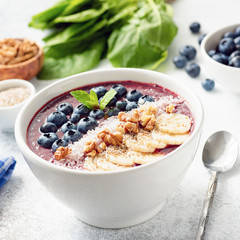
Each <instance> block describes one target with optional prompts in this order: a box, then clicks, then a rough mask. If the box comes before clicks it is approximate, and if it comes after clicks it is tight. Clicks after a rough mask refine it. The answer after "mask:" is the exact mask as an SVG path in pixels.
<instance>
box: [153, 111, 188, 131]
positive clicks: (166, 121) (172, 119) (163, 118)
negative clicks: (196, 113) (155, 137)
mask: <svg viewBox="0 0 240 240" xmlns="http://www.w3.org/2000/svg"><path fill="white" fill-rule="evenodd" d="M156 126H157V128H158V129H159V130H160V131H161V132H164V133H170V134H184V133H187V132H188V131H189V130H190V127H191V119H190V118H189V117H188V116H186V115H184V114H178V113H171V114H166V113H163V114H161V115H160V116H159V117H158V119H157V124H156Z"/></svg>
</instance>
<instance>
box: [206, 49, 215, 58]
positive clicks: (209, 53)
mask: <svg viewBox="0 0 240 240" xmlns="http://www.w3.org/2000/svg"><path fill="white" fill-rule="evenodd" d="M215 54H217V51H216V50H209V51H208V55H209V56H210V57H212V56H213V55H215Z"/></svg>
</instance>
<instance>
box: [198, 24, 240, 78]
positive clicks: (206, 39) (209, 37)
mask: <svg viewBox="0 0 240 240" xmlns="http://www.w3.org/2000/svg"><path fill="white" fill-rule="evenodd" d="M238 26H240V23H235V24H231V25H227V26H225V27H221V28H218V29H217V30H214V31H212V32H209V33H208V34H207V35H206V36H205V37H204V38H203V41H202V43H201V47H200V48H201V53H202V54H203V55H204V56H205V57H207V58H208V59H209V61H211V62H213V63H215V64H217V65H218V66H221V67H223V69H224V68H225V69H229V70H230V69H231V70H232V71H236V72H238V73H240V68H237V67H231V66H228V65H225V64H223V63H219V62H217V61H215V60H214V59H212V58H211V57H210V56H209V55H208V53H207V51H206V45H207V43H208V42H209V41H212V39H213V38H214V36H215V35H216V34H218V33H219V32H222V31H223V30H224V29H225V30H224V31H223V32H228V31H230V29H231V30H234V29H235V28H237V27H238ZM216 47H217V46H216Z"/></svg>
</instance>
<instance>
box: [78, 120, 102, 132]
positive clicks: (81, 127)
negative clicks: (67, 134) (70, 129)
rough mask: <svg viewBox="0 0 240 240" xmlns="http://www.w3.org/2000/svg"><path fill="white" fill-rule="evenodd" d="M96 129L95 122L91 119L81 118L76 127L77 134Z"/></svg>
mask: <svg viewBox="0 0 240 240" xmlns="http://www.w3.org/2000/svg"><path fill="white" fill-rule="evenodd" d="M95 127H97V121H96V120H95V118H93V117H85V118H82V119H81V120H80V121H79V123H78V126H77V129H78V131H79V132H82V133H86V132H87V131H88V130H91V129H94V128H95Z"/></svg>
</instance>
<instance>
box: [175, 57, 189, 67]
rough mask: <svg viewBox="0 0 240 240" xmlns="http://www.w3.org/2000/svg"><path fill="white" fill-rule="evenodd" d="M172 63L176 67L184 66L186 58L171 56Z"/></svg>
mask: <svg viewBox="0 0 240 240" xmlns="http://www.w3.org/2000/svg"><path fill="white" fill-rule="evenodd" d="M173 63H174V64H175V66H176V67H177V68H184V67H185V65H186V63H187V59H186V57H184V56H175V57H174V58H173Z"/></svg>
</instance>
